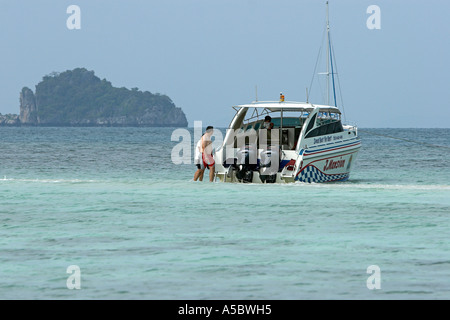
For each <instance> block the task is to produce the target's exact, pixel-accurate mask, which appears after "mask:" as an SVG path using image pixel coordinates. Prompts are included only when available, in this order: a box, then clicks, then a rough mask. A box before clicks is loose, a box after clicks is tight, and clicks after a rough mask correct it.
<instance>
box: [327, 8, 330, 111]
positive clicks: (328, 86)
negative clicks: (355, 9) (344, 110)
mask: <svg viewBox="0 0 450 320" xmlns="http://www.w3.org/2000/svg"><path fill="white" fill-rule="evenodd" d="M329 52H330V20H329V16H328V1H327V106H329V105H330V55H329Z"/></svg>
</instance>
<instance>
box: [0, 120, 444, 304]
mask: <svg viewBox="0 0 450 320" xmlns="http://www.w3.org/2000/svg"><path fill="white" fill-rule="evenodd" d="M172 131H173V129H171V128H158V129H156V128H0V148H1V155H0V227H1V228H0V298H1V299H317V298H319V299H321V298H324V299H449V298H450V249H449V244H450V242H449V234H450V171H449V169H448V160H449V158H450V150H449V149H446V148H434V147H431V146H426V145H419V144H412V143H407V142H405V141H399V140H393V139H387V138H384V137H380V136H374V135H370V134H368V133H367V132H361V136H362V143H363V146H362V149H361V152H360V154H359V157H358V159H357V162H356V163H355V166H354V168H353V171H352V175H351V176H350V180H349V181H348V182H343V183H331V184H303V183H296V184H291V185H242V184H220V183H213V184H210V183H208V182H206V181H205V182H202V183H194V182H193V181H192V176H193V173H194V171H195V170H194V166H193V165H174V164H173V163H172V162H171V160H170V154H171V150H172V147H173V146H174V145H176V144H177V142H171V141H170V140H171V139H170V137H171V133H172ZM191 131H192V130H191ZM368 131H370V132H374V133H378V134H385V135H392V136H396V137H401V138H406V139H412V140H418V141H422V142H428V143H433V144H437V145H444V146H447V147H450V129H368ZM69 265H78V266H79V267H80V269H81V289H80V290H69V289H67V287H66V280H67V278H68V276H69V274H67V273H66V268H67V267H68V266H69ZM370 265H378V266H379V267H380V269H381V289H380V290H369V289H368V288H367V286H366V280H367V278H368V277H369V276H370V275H369V274H367V273H366V269H367V267H368V266H370Z"/></svg>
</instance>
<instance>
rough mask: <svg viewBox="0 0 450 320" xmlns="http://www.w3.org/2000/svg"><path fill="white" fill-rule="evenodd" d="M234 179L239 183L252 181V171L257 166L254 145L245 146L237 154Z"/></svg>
mask: <svg viewBox="0 0 450 320" xmlns="http://www.w3.org/2000/svg"><path fill="white" fill-rule="evenodd" d="M236 166H237V172H236V178H237V179H238V180H239V182H247V183H250V182H252V181H253V171H255V170H256V168H257V166H258V158H257V150H256V146H254V145H245V146H244V147H242V148H241V149H239V151H238V152H237V161H236Z"/></svg>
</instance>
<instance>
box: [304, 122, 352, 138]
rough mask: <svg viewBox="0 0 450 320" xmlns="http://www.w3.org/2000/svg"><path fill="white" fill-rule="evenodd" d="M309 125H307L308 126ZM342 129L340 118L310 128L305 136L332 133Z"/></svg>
mask: <svg viewBox="0 0 450 320" xmlns="http://www.w3.org/2000/svg"><path fill="white" fill-rule="evenodd" d="M308 127H309V126H308ZM342 131H344V128H343V127H342V123H341V121H340V120H338V121H335V122H332V123H328V124H324V125H322V126H320V127H317V128H315V129H314V130H311V131H310V132H308V134H307V135H306V138H312V137H317V136H323V135H326V134H333V133H338V132H342Z"/></svg>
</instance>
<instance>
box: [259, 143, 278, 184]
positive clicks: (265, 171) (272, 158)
mask: <svg viewBox="0 0 450 320" xmlns="http://www.w3.org/2000/svg"><path fill="white" fill-rule="evenodd" d="M269 148H270V149H266V150H263V151H262V152H261V162H260V164H259V168H260V169H259V174H260V178H261V181H262V182H263V183H275V181H276V180H277V172H278V169H279V166H280V152H279V150H278V148H276V147H269Z"/></svg>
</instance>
